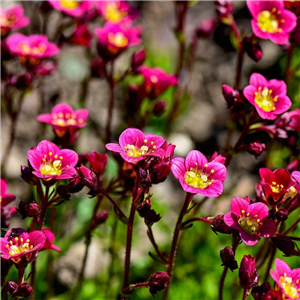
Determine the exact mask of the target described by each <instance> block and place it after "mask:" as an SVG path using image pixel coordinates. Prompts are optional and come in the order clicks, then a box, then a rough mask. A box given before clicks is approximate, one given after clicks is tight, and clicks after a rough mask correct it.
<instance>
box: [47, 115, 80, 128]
mask: <svg viewBox="0 0 300 300" xmlns="http://www.w3.org/2000/svg"><path fill="white" fill-rule="evenodd" d="M52 117H53V121H52V124H53V125H57V126H60V127H68V126H72V125H73V126H74V125H77V124H78V123H79V124H82V123H83V122H84V121H83V119H79V120H78V121H77V120H76V115H75V114H70V113H66V114H65V115H64V114H63V113H61V112H60V113H58V114H53V116H52Z"/></svg>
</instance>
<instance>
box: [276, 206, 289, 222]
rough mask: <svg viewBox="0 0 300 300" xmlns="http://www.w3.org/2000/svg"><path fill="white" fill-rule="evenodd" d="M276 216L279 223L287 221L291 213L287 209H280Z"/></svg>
mask: <svg viewBox="0 0 300 300" xmlns="http://www.w3.org/2000/svg"><path fill="white" fill-rule="evenodd" d="M275 216H276V219H277V220H278V221H285V220H287V218H288V216H289V211H287V210H286V209H279V210H278V211H277V212H276V214H275Z"/></svg>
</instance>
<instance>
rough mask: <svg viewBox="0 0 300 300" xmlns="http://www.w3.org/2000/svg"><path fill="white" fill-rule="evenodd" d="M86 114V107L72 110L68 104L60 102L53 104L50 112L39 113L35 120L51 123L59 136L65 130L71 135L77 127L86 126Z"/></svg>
mask: <svg viewBox="0 0 300 300" xmlns="http://www.w3.org/2000/svg"><path fill="white" fill-rule="evenodd" d="M88 114H89V112H88V110H87V109H78V110H73V108H72V107H71V106H69V105H68V104H66V103H62V104H58V105H56V106H54V107H53V109H52V111H51V114H42V115H39V116H38V117H37V120H38V121H40V122H42V123H46V124H49V125H51V126H52V127H53V130H54V132H55V133H56V135H57V136H59V137H63V136H64V135H65V134H66V133H67V132H69V133H70V136H72V135H73V134H74V133H75V132H76V131H77V129H78V128H81V127H84V126H86V119H87V118H88Z"/></svg>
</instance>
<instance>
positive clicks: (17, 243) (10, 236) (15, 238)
mask: <svg viewBox="0 0 300 300" xmlns="http://www.w3.org/2000/svg"><path fill="white" fill-rule="evenodd" d="M45 241H46V236H45V234H44V233H43V231H41V230H35V231H31V232H29V233H27V232H26V231H25V230H24V229H22V228H13V229H10V230H9V231H7V233H6V234H5V236H4V238H1V257H2V258H4V259H11V260H12V261H13V262H14V263H15V264H28V263H30V262H32V261H34V260H35V259H36V258H37V256H38V251H39V250H41V249H42V248H43V246H44V244H45Z"/></svg>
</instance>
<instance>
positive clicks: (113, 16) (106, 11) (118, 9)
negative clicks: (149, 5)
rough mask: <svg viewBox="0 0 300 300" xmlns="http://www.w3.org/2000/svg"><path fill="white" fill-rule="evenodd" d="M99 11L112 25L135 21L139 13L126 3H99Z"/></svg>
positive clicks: (118, 1)
mask: <svg viewBox="0 0 300 300" xmlns="http://www.w3.org/2000/svg"><path fill="white" fill-rule="evenodd" d="M97 4H98V10H99V12H100V14H101V15H102V16H103V18H104V19H105V20H106V21H108V22H112V23H121V22H122V23H128V22H132V21H134V20H135V19H136V18H137V17H138V16H139V12H138V10H137V9H135V8H133V7H131V6H130V5H129V4H128V3H127V2H126V1H120V0H117V1H98V3H97Z"/></svg>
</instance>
